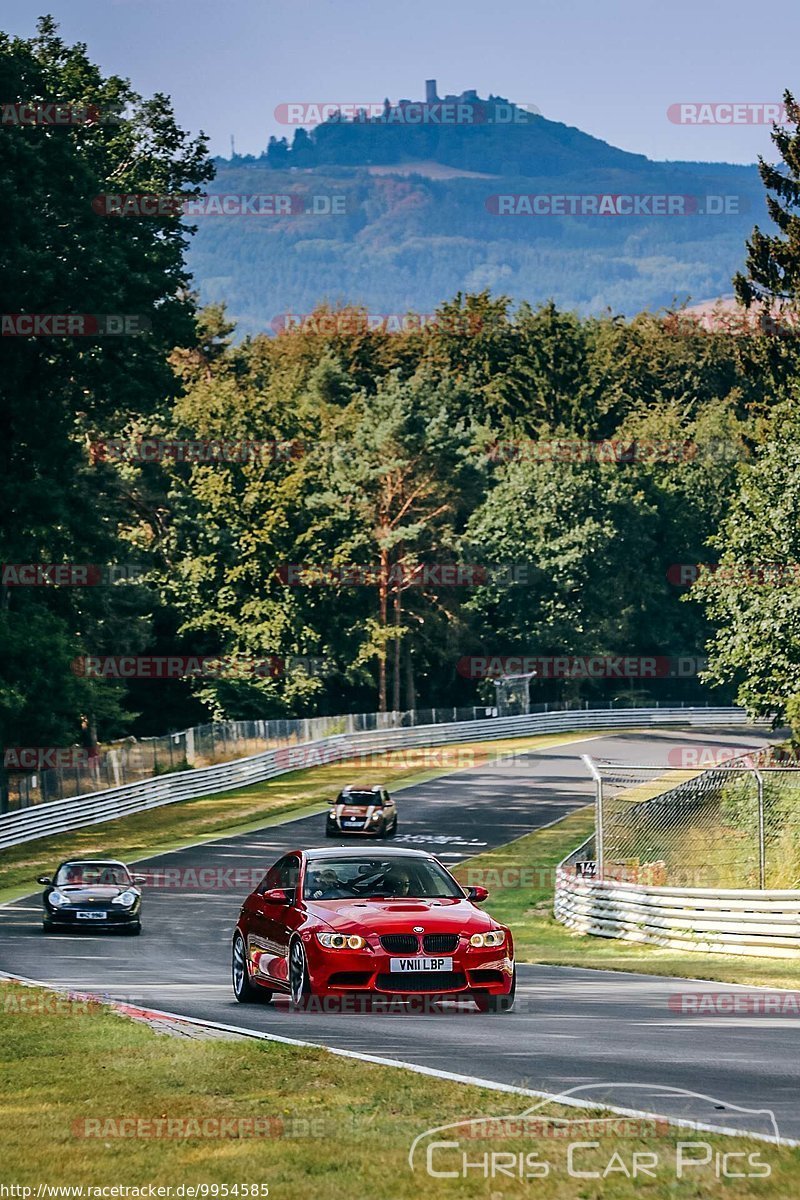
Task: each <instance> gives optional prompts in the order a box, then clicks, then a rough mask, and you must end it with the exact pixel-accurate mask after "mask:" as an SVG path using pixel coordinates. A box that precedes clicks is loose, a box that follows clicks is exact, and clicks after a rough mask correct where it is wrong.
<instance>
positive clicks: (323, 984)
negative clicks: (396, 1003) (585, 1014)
mask: <svg viewBox="0 0 800 1200" xmlns="http://www.w3.org/2000/svg"><path fill="white" fill-rule="evenodd" d="M487 896H488V892H487V891H486V889H485V888H477V887H473V888H467V889H464V888H462V887H461V885H460V884H459V883H457V882H456V880H455V879H454V878H453V876H452V875H451V874H450V872H449V871H447V870H446V869H445V868H444V867H443V866H442V864H441V863H440V862H438V861H437V859H435V858H433V856H432V855H430V854H426V853H424V851H421V850H399V849H394V848H392V849H390V850H388V849H387V850H380V851H378V850H374V851H370V850H366V849H360V850H357V849H352V850H350V849H340V848H337V849H333V848H331V849H324V850H294V851H292V852H291V853H289V854H285V855H284V856H283V858H281V859H279V860H278V862H277V863H275V865H274V866H273V867H271V868H270V870H269V871H268V872H267V874H266V876H265V877H264V879H263V880H262V882H261V884H260V885H259V886H258V888H256V890H255V891H254V892H252V893H251V895H249V896H248V897H247V899H246V900H245V902H244V904H243V905H242V910H241V913H240V916H239V921H238V923H237V925H236V929H235V931H234V935H233V990H234V993H235V995H236V999H237V1000H238V1001H240V1003H248V1002H251V1001H259V1000H261V1001H264V1002H268V1001H269V1000H271V999H272V997H273V995H274V994H275V993H276V992H277V993H286V994H288V995H289V996H290V998H291V1001H292V1004H293V1005H294V1006H295V1007H296V1008H300V1007H303V1006H304V1005H305V1004H306V1003H307V1002H308V999H309V998H310V997H314V996H319V997H332V996H343V995H345V994H352V993H358V992H361V993H367V994H369V993H372V994H381V995H384V996H385V995H392V996H400V997H411V996H419V995H420V994H421V993H422V994H427V995H429V996H437V997H453V996H458V995H466V996H470V997H471V998H472V999H473V1000H474V1001H475V1004H476V1005H477V1007H478V1008H479V1009H480V1010H481V1012H508V1011H509V1010H510V1009H511V1008H512V1007H513V1004H514V991H515V987H516V968H515V965H514V945H513V940H512V937H511V932H510V930H509V929H507V928H506V927H505V926H504V925H499V924H498V923H497V922H496V921H493V920H492V918H491V917H490V916H488V914H487V913H484V912H481V910H480V909H479V908H477V907H476V905H477V904H479V903H481V902H482V901H483V900H485V899H486V898H487Z"/></svg>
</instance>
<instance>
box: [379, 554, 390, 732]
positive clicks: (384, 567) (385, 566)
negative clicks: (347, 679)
mask: <svg viewBox="0 0 800 1200" xmlns="http://www.w3.org/2000/svg"><path fill="white" fill-rule="evenodd" d="M388 609H389V552H388V550H385V549H382V550H381V571H380V579H379V581H378V613H379V623H380V627H381V632H382V633H383V632H385V630H386V625H387V623H388V622H387V617H388ZM378 712H382V713H384V712H386V643H385V642H383V641H382V642H381V644H380V646H379V647H378Z"/></svg>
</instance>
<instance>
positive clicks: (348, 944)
mask: <svg viewBox="0 0 800 1200" xmlns="http://www.w3.org/2000/svg"><path fill="white" fill-rule="evenodd" d="M317 938H318V940H319V943H320V945H321V946H324V947H325V949H326V950H363V949H364V947H365V946H366V944H367V943H366V939H365V938H363V937H359V935H358V934H357V933H318V934H317Z"/></svg>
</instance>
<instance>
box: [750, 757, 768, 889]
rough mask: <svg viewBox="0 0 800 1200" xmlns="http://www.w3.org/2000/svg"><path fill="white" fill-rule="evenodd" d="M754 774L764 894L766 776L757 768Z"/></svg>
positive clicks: (765, 865)
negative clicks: (756, 790)
mask: <svg viewBox="0 0 800 1200" xmlns="http://www.w3.org/2000/svg"><path fill="white" fill-rule="evenodd" d="M753 774H754V775H755V777H756V785H757V787H758V886H759V887H760V888H761V890H762V892H763V890H764V888H765V887H766V886H767V885H766V878H767V854H766V845H765V837H764V776H763V775H762V774H761V772H760V771H757V770H756V769H755V768H753Z"/></svg>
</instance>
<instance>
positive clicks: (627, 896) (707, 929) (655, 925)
mask: <svg viewBox="0 0 800 1200" xmlns="http://www.w3.org/2000/svg"><path fill="white" fill-rule="evenodd" d="M594 854H595V840H594V837H591V838H589V839H588V840H587V841H585V842H584V843H583V844H582V845H580V846H578V848H577V849H576V850H573V851H572V853H571V854H569V855H567V857H566V858H565V859H564V860H563V861H562V862H561V863H559V865H558V867H557V869H556V887H555V904H554V913H555V916H556V919H557V920H559V921H561V923H562V924H563V925H566V926H567V927H568V928H569V929H573V930H574V931H575V932H576V933H584V934H592V935H593V936H595V937H605V938H620V939H622V940H623V941H627V942H648V943H650V944H651V945H655V946H663V947H666V948H667V949H670V950H695V951H701V952H703V953H717V954H744V955H754V956H757V957H762V958H791V959H795V958H800V891H796V890H788V889H787V890H766V891H761V890H758V889H755V888H693V887H660V886H659V887H656V886H652V885H646V884H638V883H629V882H620V881H618V880H613V879H602V880H601V879H593V878H587V877H585V876H579V875H577V874H576V873H575V864H576V862H580V861H581V860H593V859H594Z"/></svg>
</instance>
